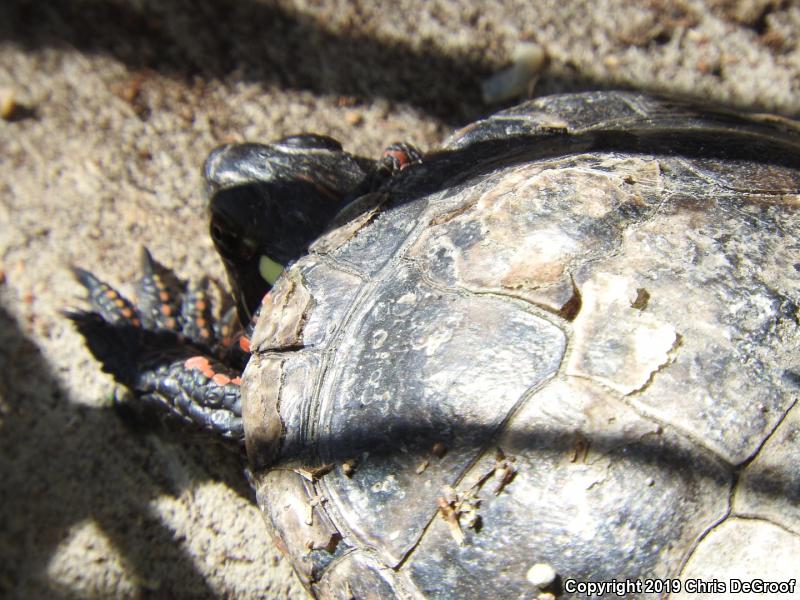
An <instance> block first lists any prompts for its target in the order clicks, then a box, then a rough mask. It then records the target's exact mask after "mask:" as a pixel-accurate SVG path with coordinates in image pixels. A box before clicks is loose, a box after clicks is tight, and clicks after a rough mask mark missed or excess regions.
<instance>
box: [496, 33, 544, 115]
mask: <svg viewBox="0 0 800 600" xmlns="http://www.w3.org/2000/svg"><path fill="white" fill-rule="evenodd" d="M512 61H513V62H512V65H511V66H510V67H508V68H507V69H504V70H502V71H500V72H499V73H495V74H494V75H492V76H491V77H489V78H488V79H484V80H483V82H482V83H481V92H482V93H483V101H484V102H485V103H486V104H496V103H498V102H504V101H506V100H510V99H512V98H516V97H518V96H522V95H524V94H527V95H528V96H530V95H531V93H532V92H533V86H534V85H536V80H537V79H538V78H539V73H541V72H542V69H543V68H544V66H545V64H546V62H547V54H546V53H545V51H544V48H542V47H541V46H539V45H538V44H533V43H531V42H523V43H521V44H519V45H518V46H517V47H516V48H515V49H514V54H513V55H512Z"/></svg>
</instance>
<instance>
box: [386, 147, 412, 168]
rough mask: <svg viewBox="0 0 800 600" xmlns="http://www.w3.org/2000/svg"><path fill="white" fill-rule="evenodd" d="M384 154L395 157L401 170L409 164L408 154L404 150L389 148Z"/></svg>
mask: <svg viewBox="0 0 800 600" xmlns="http://www.w3.org/2000/svg"><path fill="white" fill-rule="evenodd" d="M383 156H384V157H391V158H393V159H395V160H396V161H397V168H398V169H400V170H401V171H402V170H403V169H405V168H406V167H407V166H408V164H409V161H408V154H406V153H405V152H404V151H403V150H387V151H386V152H384V153H383Z"/></svg>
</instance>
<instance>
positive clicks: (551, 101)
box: [72, 92, 800, 598]
mask: <svg viewBox="0 0 800 600" xmlns="http://www.w3.org/2000/svg"><path fill="white" fill-rule="evenodd" d="M278 146H279V149H280V151H281V153H277V154H276V153H275V152H274V151H273V150H264V148H273V149H274V148H275V147H274V146H273V147H265V146H253V145H246V146H234V147H227V148H224V149H221V150H218V151H216V152H215V153H214V154H212V156H211V157H210V159H209V160H208V162H207V164H206V176H207V178H208V180H209V181H210V182H211V184H212V186H211V187H212V199H211V207H212V209H211V213H212V226H211V229H212V235H214V237H215V241H216V243H217V247H218V249H219V250H220V252H221V254H222V255H223V260H224V261H225V262H226V266H227V268H228V272H229V274H230V276H231V280H232V284H233V289H234V293H235V296H236V298H237V302H238V307H239V314H240V316H241V317H242V320H243V321H245V322H247V321H249V320H250V318H251V315H252V314H253V313H254V312H255V311H256V309H257V307H258V305H259V302H260V299H261V296H262V294H263V293H264V292H267V291H269V293H268V294H267V295H266V296H265V297H264V302H263V304H261V307H260V316H259V317H258V319H257V322H256V325H255V329H254V331H253V333H252V337H251V338H250V342H249V348H248V347H247V346H245V349H251V350H252V356H251V357H250V359H249V362H248V363H247V367H246V369H245V370H244V374H243V376H242V378H241V380H239V379H238V372H237V371H236V370H235V369H233V370H232V369H231V367H229V366H225V365H224V364H223V362H222V361H221V360H220V356H221V355H220V354H219V352H217V354H216V357H215V358H212V357H211V353H212V351H216V346H217V341H218V339H219V338H220V337H222V336H220V335H219V334H217V335H216V337H215V336H214V335H212V334H213V332H212V334H210V335H209V336H208V337H207V338H202V336H199V335H198V334H196V333H195V329H197V327H196V325H197V323H198V319H199V320H200V321H202V322H203V323H206V324H207V323H210V322H211V318H210V316H209V315H207V314H206V313H205V312H203V311H204V310H206V308H207V306H206V303H205V302H204V301H202V300H200V301H198V300H197V298H198V295H197V294H198V293H199V292H196V291H195V290H194V289H192V290H189V291H188V292H185V293H184V296H185V298H188V300H185V301H183V302H182V304H175V305H174V307H172V308H170V309H168V310H166V311H163V310H161V309H160V308H159V306H160V304H159V302H158V298H159V297H160V296H159V294H161V292H159V290H162V291H163V289H166V288H167V287H168V286H166V285H162V283H161V280H160V279H159V278H158V277H156V276H154V275H153V273H155V272H156V271H157V269H156V270H153V269H150V267H149V266H148V269H150V271H149V272H148V273H146V275H145V278H144V279H143V282H144V285H143V286H142V288H143V294H142V295H143V297H144V298H145V299H144V301H141V300H140V306H139V307H138V308H137V307H136V306H134V305H132V304H130V303H128V302H127V301H124V300H123V299H120V298H119V297H118V295H116V293H115V292H113V290H111V288H108V287H107V286H105V285H104V284H101V283H100V282H98V281H97V280H94V279H93V278H91V276H90V275H88V274H87V273H86V272H83V271H81V272H80V274H81V278H82V279H83V280H84V282H85V283H87V286H88V287H89V289H90V292H91V294H90V296H91V299H92V303H93V312H90V313H73V315H72V316H73V318H74V319H76V321H77V322H78V325H79V328H80V329H81V331H82V332H83V333H84V335H85V336H86V337H87V339H88V342H89V345H90V347H91V348H92V350H93V352H94V353H95V355H96V356H97V357H98V358H99V359H100V360H101V362H103V363H104V366H105V368H106V369H107V370H110V371H111V372H112V373H114V375H115V376H116V377H117V378H118V379H119V380H120V381H122V382H123V383H125V384H126V385H128V386H130V387H132V388H133V389H134V390H135V391H137V392H138V393H139V394H140V395H141V396H143V397H144V398H145V399H149V400H155V402H156V403H157V404H159V403H160V405H161V406H164V407H167V408H168V409H169V410H172V411H173V412H176V411H177V412H178V413H181V414H182V415H184V416H186V418H188V419H189V420H192V421H193V422H195V423H197V424H200V425H201V426H202V427H206V428H211V429H215V430H217V431H220V432H222V433H224V434H226V435H229V437H232V438H234V439H241V437H242V435H243V436H244V443H245V446H246V451H247V455H248V459H249V464H250V471H251V478H252V483H253V485H254V487H255V490H256V495H257V498H258V503H259V505H260V507H261V508H262V511H263V513H264V516H265V517H266V521H267V524H268V526H269V528H270V530H271V532H272V533H273V536H274V538H275V543H276V544H277V545H278V546H280V547H281V548H282V549H283V551H284V552H285V553H286V554H287V556H289V558H290V559H291V561H292V563H293V564H294V566H295V569H296V571H297V573H298V574H299V576H300V578H301V579H302V581H303V582H304V583H305V585H306V586H307V587H308V589H309V590H310V591H311V592H312V593H314V594H315V595H318V596H319V597H323V598H395V597H399V598H420V597H431V598H485V597H489V596H490V595H491V596H494V597H498V598H531V597H534V598H536V597H538V598H553V597H565V598H580V597H584V598H585V597H587V595H592V594H595V595H600V594H616V595H617V596H625V597H629V598H661V597H694V596H695V595H696V593H700V592H709V593H712V594H720V593H723V592H736V591H737V589H736V586H737V585H740V586H748V585H750V586H756V588H758V586H759V585H760V586H762V588H758V589H756V591H759V590H761V591H765V592H770V593H787V594H798V593H799V592H798V590H797V588H796V587H795V580H794V578H796V576H797V570H796V569H797V556H800V467H798V465H800V412H799V411H800V409H798V407H797V406H796V404H797V399H798V396H800V309H798V305H800V241H798V240H800V219H798V205H800V128H799V127H798V125H797V124H796V123H794V122H792V121H789V120H785V119H782V118H779V117H774V116H766V115H750V116H743V115H736V114H731V113H728V112H722V111H714V110H709V109H703V108H697V107H694V106H691V105H688V104H685V103H683V102H680V101H673V100H665V99H658V98H653V97H650V96H646V95H642V94H635V93H617V92H593V93H585V94H570V95H559V96H553V97H547V98H541V99H538V100H534V101H531V102H527V103H525V104H522V105H519V106H517V107H515V108H511V109H509V110H505V111H503V112H500V113H498V114H496V115H494V116H492V117H489V118H488V119H485V120H482V121H479V122H477V123H474V124H472V125H470V126H468V127H466V128H465V129H462V130H461V131H459V132H457V133H456V134H454V135H453V136H452V137H451V138H450V139H449V140H448V141H447V142H446V143H445V144H444V146H443V148H442V150H440V151H438V152H435V153H432V154H429V155H427V156H426V157H425V158H424V160H423V161H421V162H420V163H418V161H416V160H407V159H408V157H409V156H414V157H415V155H413V153H412V152H411V151H407V150H406V149H405V148H404V147H399V148H400V149H399V150H398V149H397V148H398V147H395V150H394V151H390V152H388V153H387V156H388V157H389V158H391V159H392V160H390V161H388V162H387V158H384V160H382V161H379V162H377V163H372V162H369V161H365V160H364V159H359V158H357V157H353V156H351V155H349V154H346V153H343V152H342V150H341V148H340V147H339V146H338V144H336V143H335V142H333V141H331V140H328V139H327V138H317V137H301V138H297V141H296V142H291V141H290V142H288V143H287V142H285V141H284V142H282V143H281V144H278ZM393 152H394V153H395V154H396V155H393ZM278 155H280V157H279V158H275V157H276V156H278ZM326 161H327V162H326ZM409 163H414V164H410V166H409V168H402V167H404V166H407V165H409ZM417 163H418V164H417ZM286 165H289V166H288V168H286ZM297 165H302V167H298V166H297ZM276 173H277V174H278V175H275V174H276ZM221 214H222V215H223V217H224V218H221V217H220V215H221ZM243 215H249V216H243ZM215 227H216V228H217V229H216V230H215ZM146 263H147V264H148V265H150V264H151V263H150V262H149V261H146ZM276 263H279V264H278V265H276ZM283 265H288V267H287V268H286V270H284V271H283V273H282V274H280V276H278V272H279V270H280V268H281V267H282V266H283ZM270 288H271V289H270ZM162 297H163V298H174V297H176V295H175V294H170V293H166V292H165V293H163V296H162ZM142 306H144V309H142ZM181 307H182V308H181ZM123 312H124V314H123ZM164 312H167V313H169V314H170V315H177V318H176V319H174V320H173V321H172V322H164V319H163V313H164ZM201 313H202V314H201ZM198 315H201V316H198ZM137 320H138V321H139V322H138V323H136V322H134V321H137ZM200 329H202V327H200ZM206 329H208V328H207V327H206ZM131 340H132V341H131ZM187 340H188V341H187ZM125 343H127V346H125ZM123 346H124V347H123ZM228 346H230V344H228ZM220 375H221V376H220ZM240 381H241V388H239V383H240ZM239 389H241V392H242V393H241V398H242V399H241V402H240V400H239V394H238V391H239ZM242 432H243V433H242ZM736 581H739V582H740V583H738V584H737V583H735V582H736ZM759 581H760V582H761V583H758V582H759ZM738 591H742V589H741V588H740V589H739V590H738Z"/></svg>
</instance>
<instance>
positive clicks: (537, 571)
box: [525, 563, 556, 589]
mask: <svg viewBox="0 0 800 600" xmlns="http://www.w3.org/2000/svg"><path fill="white" fill-rule="evenodd" d="M525 576H526V577H527V578H528V581H530V582H531V583H532V584H533V585H535V586H536V587H538V588H539V589H543V588H546V587H547V586H549V585H551V584H552V583H553V582H554V581H555V580H556V571H555V569H554V568H553V567H552V566H551V565H550V564H548V563H536V564H535V565H533V566H532V567H531V568H530V569H528V573H527V574H526V575H525Z"/></svg>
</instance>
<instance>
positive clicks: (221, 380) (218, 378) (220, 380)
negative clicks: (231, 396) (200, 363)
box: [211, 373, 231, 385]
mask: <svg viewBox="0 0 800 600" xmlns="http://www.w3.org/2000/svg"><path fill="white" fill-rule="evenodd" d="M211 381H213V382H214V383H216V384H217V385H226V384H228V383H230V382H231V378H230V377H228V376H227V375H223V374H222V373H217V374H216V375H214V376H213V377H212V378H211Z"/></svg>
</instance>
